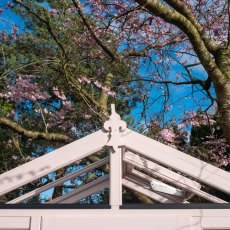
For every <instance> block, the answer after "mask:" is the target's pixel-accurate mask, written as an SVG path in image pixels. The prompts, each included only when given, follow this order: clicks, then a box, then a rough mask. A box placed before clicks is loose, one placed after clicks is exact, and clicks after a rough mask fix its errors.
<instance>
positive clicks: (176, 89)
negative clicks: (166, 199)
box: [0, 0, 208, 120]
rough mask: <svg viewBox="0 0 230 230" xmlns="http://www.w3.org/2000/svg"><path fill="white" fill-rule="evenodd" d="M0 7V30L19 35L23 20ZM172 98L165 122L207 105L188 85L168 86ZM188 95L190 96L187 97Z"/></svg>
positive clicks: (155, 107)
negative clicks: (12, 29) (16, 31)
mask: <svg viewBox="0 0 230 230" xmlns="http://www.w3.org/2000/svg"><path fill="white" fill-rule="evenodd" d="M0 1H1V3H2V5H1V6H0V7H1V8H2V9H3V13H2V14H1V15H0V30H6V31H7V32H10V30H11V27H12V25H14V24H15V25H16V26H18V27H19V33H20V32H23V29H24V23H23V19H22V18H21V17H20V16H18V15H16V14H15V13H13V12H12V10H11V9H7V10H5V6H6V5H7V2H8V1H7V0H0ZM43 5H45V6H46V7H48V5H47V4H43ZM142 68H143V69H142V70H140V74H142V73H144V72H145V68H146V67H142ZM178 71H183V69H182V67H181V66H179V65H178V64H174V65H172V66H171V71H170V75H169V79H175V75H176V73H177V72H178ZM193 74H194V76H197V77H199V78H202V79H204V77H206V74H205V71H204V69H203V68H202V67H197V68H195V69H194V70H193ZM169 87H170V89H171V92H172V96H171V98H170V100H169V102H168V104H172V110H171V111H169V112H167V114H166V120H167V119H171V118H172V117H174V118H179V117H180V116H181V115H182V114H183V112H184V111H186V110H195V111H196V110H197V109H198V108H200V107H202V108H203V109H205V108H206V107H207V105H208V103H207V101H203V100H202V98H203V97H204V94H203V93H201V92H196V93H195V94H194V96H195V98H196V99H197V101H194V100H193V97H192V95H191V94H190V93H191V91H192V89H191V86H189V85H181V86H175V85H169ZM160 94H162V90H157V88H156V87H155V88H153V89H152V91H151V97H153V98H156V97H158V96H159V95H160ZM189 94H190V95H189ZM186 95H189V96H188V97H185V96H186ZM182 97H185V98H184V99H181V98H182ZM162 103H163V101H162V100H159V101H157V102H156V103H154V104H153V106H152V107H151V109H150V111H149V112H150V113H157V112H158V111H159V110H160V109H161V107H162ZM141 110H142V105H141V104H139V105H138V108H136V109H134V110H133V111H132V115H134V116H135V118H137V120H139V119H138V118H140V112H141Z"/></svg>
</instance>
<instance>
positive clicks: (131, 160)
mask: <svg viewBox="0 0 230 230" xmlns="http://www.w3.org/2000/svg"><path fill="white" fill-rule="evenodd" d="M123 160H124V161H125V162H127V163H128V164H131V165H133V166H136V167H137V168H140V169H143V170H145V171H146V172H149V173H151V174H152V175H154V176H157V177H160V178H162V179H166V180H169V179H170V181H169V182H172V181H174V182H175V183H179V184H183V185H186V186H188V187H192V188H196V189H200V188H201V185H200V184H199V183H197V182H196V181H194V180H191V179H189V178H187V177H185V176H183V175H180V174H178V173H175V172H173V171H171V170H169V169H167V168H165V167H163V166H160V165H159V164H156V163H154V162H152V161H150V160H147V159H146V158H144V157H143V156H140V155H137V154H135V153H132V152H130V151H126V152H125V153H124V158H123Z"/></svg>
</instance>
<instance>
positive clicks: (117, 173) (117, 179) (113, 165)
mask: <svg viewBox="0 0 230 230" xmlns="http://www.w3.org/2000/svg"><path fill="white" fill-rule="evenodd" d="M121 158H122V148H115V150H114V151H113V150H111V151H110V189H109V204H110V205H111V208H112V209H113V208H114V209H118V208H119V206H120V205H122V182H121V179H122V162H121Z"/></svg>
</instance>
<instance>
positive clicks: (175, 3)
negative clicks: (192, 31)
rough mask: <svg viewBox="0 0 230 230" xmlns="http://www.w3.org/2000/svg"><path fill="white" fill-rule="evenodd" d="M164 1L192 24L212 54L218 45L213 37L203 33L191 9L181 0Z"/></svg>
mask: <svg viewBox="0 0 230 230" xmlns="http://www.w3.org/2000/svg"><path fill="white" fill-rule="evenodd" d="M165 2H167V3H168V4H169V5H170V6H172V7H173V9H175V10H177V11H178V12H179V13H181V14H182V15H183V16H184V17H186V18H187V19H188V20H189V21H190V22H191V23H192V24H193V26H194V27H195V28H196V29H197V31H198V32H199V34H200V36H201V38H202V39H203V42H204V44H205V46H206V47H207V49H208V51H209V52H210V53H212V54H214V53H215V52H216V51H217V49H218V48H219V46H218V45H217V44H216V42H215V41H214V40H213V39H211V38H210V36H208V35H207V34H206V33H205V31H204V28H203V27H202V26H201V24H200V23H199V21H198V20H197V18H196V17H195V15H194V14H193V13H192V11H191V10H190V9H189V8H188V7H187V6H186V5H185V3H184V2H183V1H181V0H165Z"/></svg>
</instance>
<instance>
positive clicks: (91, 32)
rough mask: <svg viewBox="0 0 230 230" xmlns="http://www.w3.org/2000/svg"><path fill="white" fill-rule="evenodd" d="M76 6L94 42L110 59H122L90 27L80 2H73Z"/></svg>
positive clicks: (73, 0)
mask: <svg viewBox="0 0 230 230" xmlns="http://www.w3.org/2000/svg"><path fill="white" fill-rule="evenodd" d="M72 2H73V4H74V6H75V7H76V8H77V10H78V13H79V16H80V17H81V19H82V21H83V23H84V24H85V26H86V27H87V29H88V30H89V32H90V34H91V36H92V37H93V38H94V40H95V41H96V42H97V44H98V45H99V46H100V47H101V48H102V49H103V50H104V51H105V52H106V53H107V54H108V55H109V56H110V58H111V59H112V60H113V61H117V60H118V59H120V58H119V57H118V55H117V54H115V53H114V52H113V51H112V50H111V49H110V48H109V47H108V46H107V45H106V44H105V43H104V42H103V41H102V40H101V39H100V38H99V37H98V36H97V35H96V33H95V31H94V30H93V28H92V26H91V25H90V23H89V21H88V20H87V18H86V17H85V14H84V12H83V10H82V7H81V4H80V3H79V2H78V1H75V0H72Z"/></svg>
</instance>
